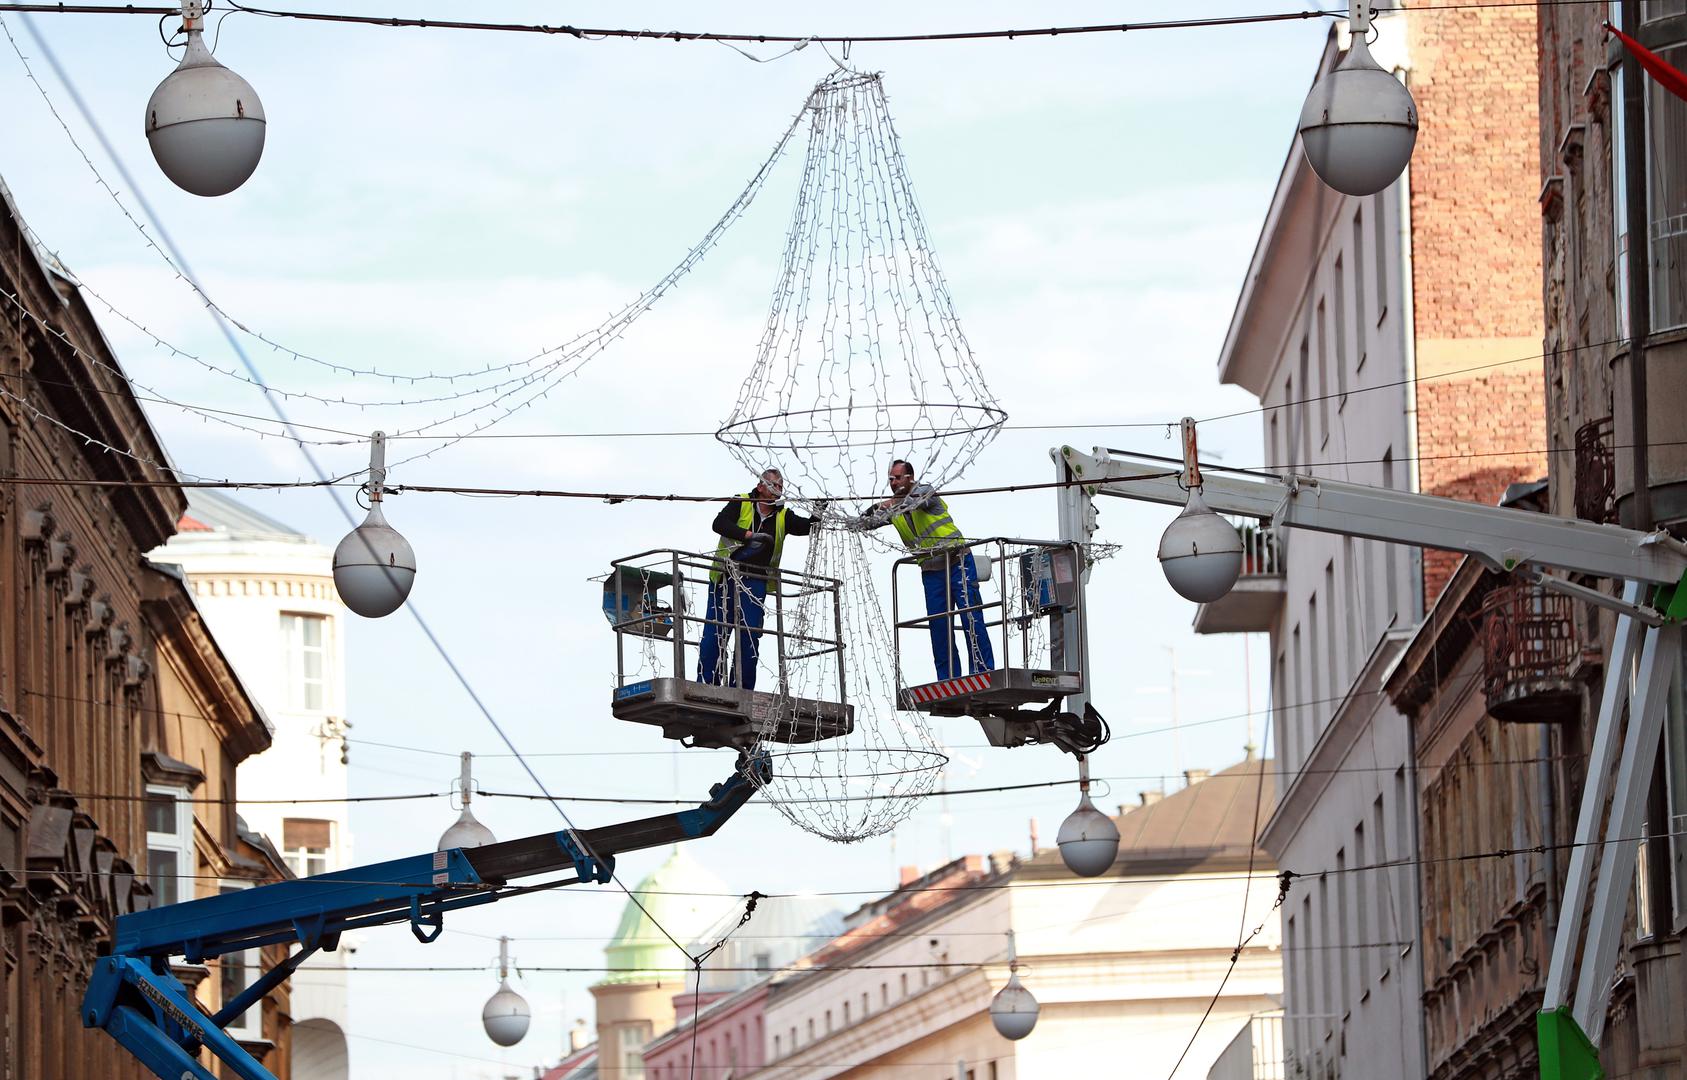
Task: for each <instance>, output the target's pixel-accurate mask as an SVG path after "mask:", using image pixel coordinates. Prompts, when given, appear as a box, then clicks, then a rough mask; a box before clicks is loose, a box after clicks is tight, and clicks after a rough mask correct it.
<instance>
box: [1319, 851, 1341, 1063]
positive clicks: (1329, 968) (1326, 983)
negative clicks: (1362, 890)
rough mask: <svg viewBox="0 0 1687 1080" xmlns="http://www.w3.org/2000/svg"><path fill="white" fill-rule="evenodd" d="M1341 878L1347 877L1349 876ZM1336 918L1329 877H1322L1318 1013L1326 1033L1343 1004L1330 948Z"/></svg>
mask: <svg viewBox="0 0 1687 1080" xmlns="http://www.w3.org/2000/svg"><path fill="white" fill-rule="evenodd" d="M1340 876H1342V877H1346V876H1347V875H1345V874H1343V875H1340ZM1334 916H1335V909H1334V908H1332V907H1331V906H1330V879H1329V875H1327V874H1326V875H1321V876H1320V877H1319V878H1318V927H1319V931H1320V933H1319V935H1318V938H1319V940H1318V945H1319V946H1320V948H1319V949H1318V957H1319V961H1320V962H1319V964H1318V974H1319V978H1320V981H1321V982H1322V983H1323V988H1322V990H1321V991H1320V992H1319V994H1318V1001H1319V1004H1320V1006H1321V1008H1319V1010H1318V1011H1319V1012H1320V1013H1322V1014H1323V1017H1322V1019H1323V1021H1324V1029H1325V1030H1326V1031H1328V1030H1330V1029H1331V1028H1333V1027H1334V1026H1335V1025H1334V1024H1332V1023H1331V1021H1332V1020H1334V1019H1335V1015H1336V1010H1338V1009H1340V1008H1341V1003H1340V1002H1339V1001H1337V1000H1336V979H1335V971H1334V970H1333V969H1334V966H1335V959H1336V950H1335V949H1332V948H1331V947H1330V946H1331V945H1333V944H1335V942H1336V920H1335V917H1334Z"/></svg>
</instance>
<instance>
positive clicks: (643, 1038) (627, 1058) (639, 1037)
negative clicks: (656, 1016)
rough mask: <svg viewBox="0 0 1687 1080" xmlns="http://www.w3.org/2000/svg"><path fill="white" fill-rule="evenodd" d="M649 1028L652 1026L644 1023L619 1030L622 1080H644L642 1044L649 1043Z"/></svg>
mask: <svg viewBox="0 0 1687 1080" xmlns="http://www.w3.org/2000/svg"><path fill="white" fill-rule="evenodd" d="M651 1027H652V1025H651V1024H650V1023H648V1022H646V1023H642V1024H631V1025H628V1026H626V1027H623V1028H621V1030H620V1052H621V1055H620V1056H621V1076H622V1078H623V1080H644V1044H645V1043H647V1042H649V1041H650V1035H651V1030H650V1029H651ZM611 1060H614V1059H613V1058H612V1059H611Z"/></svg>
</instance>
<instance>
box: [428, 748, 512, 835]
mask: <svg viewBox="0 0 1687 1080" xmlns="http://www.w3.org/2000/svg"><path fill="white" fill-rule="evenodd" d="M473 761H474V755H473V754H471V753H469V752H468V751H467V750H465V751H463V773H462V776H461V777H460V778H459V779H458V781H457V790H458V791H461V792H462V793H463V812H462V813H461V814H459V815H457V820H456V822H455V823H454V824H452V826H451V827H450V828H449V829H446V830H445V832H444V834H443V835H441V836H440V838H439V846H438V847H437V848H435V849H434V850H435V851H450V850H451V849H452V848H471V847H485V846H486V845H487V844H493V843H497V838H496V837H494V836H493V835H492V830H491V829H488V828H487V827H486V826H484V825H482V824H481V823H480V822H479V821H477V820H475V816H474V812H473V811H471V810H470V809H469V803H470V802H472V801H474V775H473V771H472V762H473Z"/></svg>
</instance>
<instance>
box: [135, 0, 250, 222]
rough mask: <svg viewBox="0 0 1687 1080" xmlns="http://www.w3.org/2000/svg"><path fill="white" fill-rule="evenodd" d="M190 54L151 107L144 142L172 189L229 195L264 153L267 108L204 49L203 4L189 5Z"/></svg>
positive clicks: (188, 1)
mask: <svg viewBox="0 0 1687 1080" xmlns="http://www.w3.org/2000/svg"><path fill="white" fill-rule="evenodd" d="M182 29H183V30H184V31H186V32H187V52H186V53H185V54H184V55H183V56H182V61H181V63H180V64H178V65H177V66H176V70H175V71H172V72H171V73H170V74H169V75H167V76H165V78H164V81H163V82H161V83H159V84H158V89H156V90H154V91H153V92H152V97H151V98H150V99H149V100H148V101H147V103H146V141H147V142H148V143H149V144H150V145H151V146H152V156H153V157H154V158H155V159H157V161H158V167H159V168H160V169H162V170H164V175H165V176H168V177H169V178H170V181H171V183H173V184H175V185H176V186H177V187H179V188H181V189H182V190H183V191H188V192H192V193H193V194H195V195H205V196H211V195H227V194H228V193H229V192H231V191H233V190H234V189H235V188H237V187H239V186H240V185H241V184H244V183H245V182H246V179H247V177H249V176H251V175H252V172H253V170H255V169H256V168H257V167H258V159H259V158H261V157H262V156H263V153H264V130H265V128H266V127H267V125H266V124H265V122H264V106H263V103H262V102H260V101H259V100H258V94H257V91H255V90H253V89H252V84H251V83H249V82H247V81H246V80H245V79H242V78H241V77H240V76H239V75H236V74H235V73H234V72H232V71H230V70H229V69H228V68H226V67H224V66H223V65H221V64H219V63H217V60H216V58H215V57H213V56H212V55H211V50H210V49H208V48H206V47H205V41H204V34H203V32H204V29H205V4H204V0H185V2H184V3H183V4H182Z"/></svg>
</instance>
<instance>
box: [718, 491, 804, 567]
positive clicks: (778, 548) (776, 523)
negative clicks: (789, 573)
mask: <svg viewBox="0 0 1687 1080" xmlns="http://www.w3.org/2000/svg"><path fill="white" fill-rule="evenodd" d="M738 498H739V499H740V500H741V501H740V502H739V504H738V527H739V528H740V529H748V528H749V527H750V523H751V522H752V521H754V520H755V519H756V504H755V501H754V500H752V499H751V498H750V497H749V496H748V495H740V496H738ZM743 545H744V541H742V540H728V539H727V538H726V537H724V536H723V537H721V538H720V543H719V544H717V545H716V546H715V568H714V570H712V571H711V572H710V573H709V580H710V581H712V582H718V581H720V580H721V578H723V577H725V576H726V559H727V556H729V555H731V554H732V553H733V552H734V551H736V550H737V549H738V548H740V547H742V546H743ZM784 551H785V508H784V507H783V506H781V507H780V508H779V509H777V510H775V511H774V512H773V559H772V561H771V562H770V563H769V565H768V573H767V583H768V584H769V585H778V584H779V574H778V573H777V570H778V567H779V556H780V555H782V554H783V553H784Z"/></svg>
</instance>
